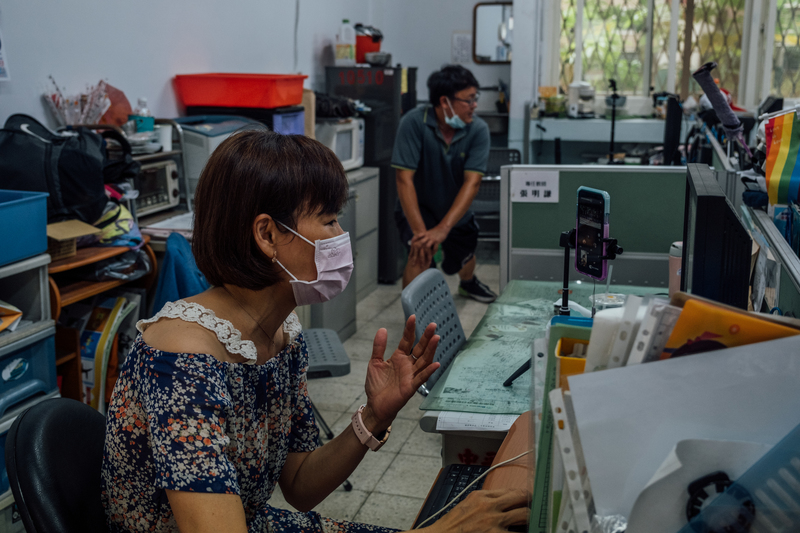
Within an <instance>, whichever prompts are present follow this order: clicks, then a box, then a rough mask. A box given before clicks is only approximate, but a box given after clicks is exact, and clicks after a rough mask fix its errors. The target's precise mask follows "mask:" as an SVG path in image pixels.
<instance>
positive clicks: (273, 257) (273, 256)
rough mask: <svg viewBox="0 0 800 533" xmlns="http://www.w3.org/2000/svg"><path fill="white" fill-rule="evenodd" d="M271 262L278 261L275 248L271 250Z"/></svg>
mask: <svg viewBox="0 0 800 533" xmlns="http://www.w3.org/2000/svg"><path fill="white" fill-rule="evenodd" d="M272 262H273V263H277V262H278V251H277V250H275V251H274V252H272Z"/></svg>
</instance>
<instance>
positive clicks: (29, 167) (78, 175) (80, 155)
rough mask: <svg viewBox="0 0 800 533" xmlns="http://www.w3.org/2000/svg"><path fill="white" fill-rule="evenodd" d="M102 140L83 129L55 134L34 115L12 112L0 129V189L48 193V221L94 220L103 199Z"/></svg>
mask: <svg viewBox="0 0 800 533" xmlns="http://www.w3.org/2000/svg"><path fill="white" fill-rule="evenodd" d="M105 161H106V158H105V147H104V141H103V138H102V137H101V136H100V135H98V134H96V133H94V132H92V131H90V130H87V129H85V128H76V129H75V130H72V131H68V132H65V133H64V134H57V133H55V132H53V131H51V130H50V129H48V128H47V127H45V126H44V125H42V124H41V123H40V122H39V121H37V120H36V119H34V118H33V117H29V116H27V115H19V114H18V115H11V116H10V117H8V120H6V124H5V127H4V128H3V129H2V130H0V189H11V190H17V191H37V192H47V193H50V196H49V197H48V199H47V222H48V223H51V222H60V221H62V220H71V219H79V220H82V221H83V222H86V223H87V224H94V222H95V221H97V219H98V218H100V216H101V215H102V214H103V209H104V208H105V205H106V202H107V201H108V198H107V196H106V193H105V186H104V184H103V165H104V162H105Z"/></svg>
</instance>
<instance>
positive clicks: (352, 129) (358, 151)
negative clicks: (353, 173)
mask: <svg viewBox="0 0 800 533" xmlns="http://www.w3.org/2000/svg"><path fill="white" fill-rule="evenodd" d="M314 135H315V136H316V137H317V140H318V141H319V142H321V143H322V144H324V145H325V146H327V147H328V148H330V149H331V151H333V153H334V154H336V157H338V158H339V161H341V162H342V166H343V167H344V169H345V170H353V169H354V168H359V167H361V166H363V165H364V119H363V118H348V119H342V120H339V121H335V122H334V121H319V122H317V123H316V125H315V126H314Z"/></svg>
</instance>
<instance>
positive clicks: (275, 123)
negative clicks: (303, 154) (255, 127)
mask: <svg viewBox="0 0 800 533" xmlns="http://www.w3.org/2000/svg"><path fill="white" fill-rule="evenodd" d="M186 114H187V115H189V116H196V115H197V116H203V115H206V116H208V115H236V116H242V117H247V118H250V119H253V120H257V121H258V122H260V123H262V124H264V125H265V126H267V127H268V128H269V129H270V130H271V131H275V132H277V133H282V134H283V135H304V134H305V132H306V122H305V121H306V111H305V108H303V106H290V107H280V108H276V109H259V108H254V107H187V108H186Z"/></svg>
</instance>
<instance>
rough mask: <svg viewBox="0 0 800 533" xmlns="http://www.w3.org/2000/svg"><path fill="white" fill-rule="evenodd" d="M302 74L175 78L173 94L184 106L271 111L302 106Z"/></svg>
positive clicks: (184, 75)
mask: <svg viewBox="0 0 800 533" xmlns="http://www.w3.org/2000/svg"><path fill="white" fill-rule="evenodd" d="M307 77H308V76H305V75H303V74H225V73H219V72H216V73H210V74H178V75H177V76H175V92H176V93H177V95H178V98H179V99H180V101H181V102H182V103H183V105H185V106H203V107H257V108H262V109H272V108H276V107H285V106H292V105H300V104H301V103H302V102H303V80H304V79H306V78H307Z"/></svg>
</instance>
